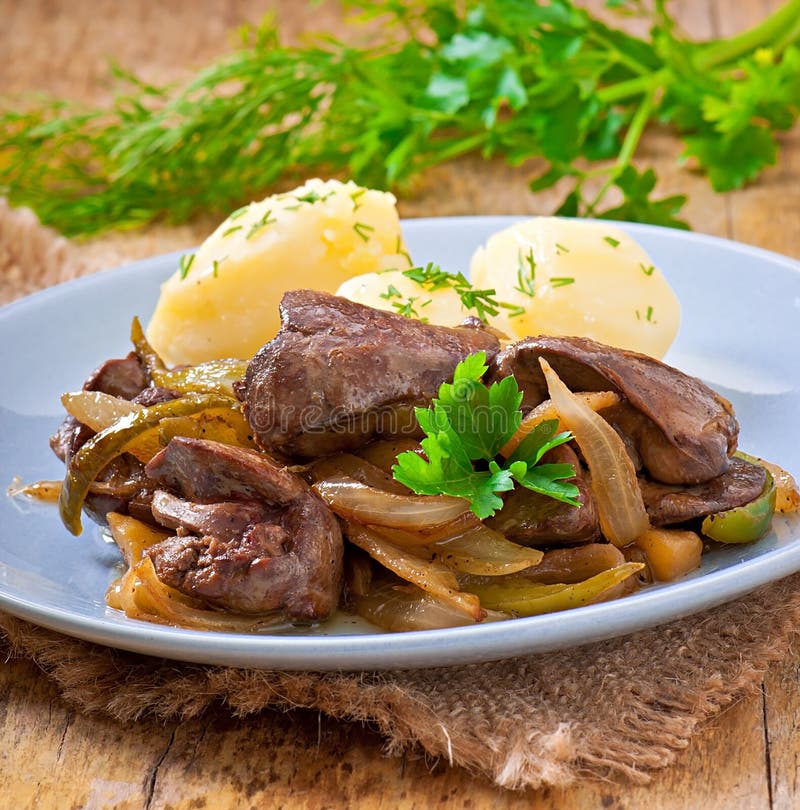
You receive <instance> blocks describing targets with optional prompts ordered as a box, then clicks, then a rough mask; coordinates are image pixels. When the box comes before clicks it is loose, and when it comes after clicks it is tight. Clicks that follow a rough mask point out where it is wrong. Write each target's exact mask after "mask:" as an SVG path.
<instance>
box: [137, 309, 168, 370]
mask: <svg viewBox="0 0 800 810" xmlns="http://www.w3.org/2000/svg"><path fill="white" fill-rule="evenodd" d="M131 343H133V348H134V349H135V350H136V355H137V357H138V358H139V361H140V362H141V364H142V365H143V366H144V369H145V371H146V372H147V373H148V374H149V375H150V379H151V380H152V381H153V382H154V383H155V384H156V385H161V383H160V382H158V376H159V374H163V373H166V371H167V367H166V366H165V365H164V361H163V360H162V359H161V358H160V357H159V356H158V354H156V350H155V349H154V348H153V347H152V346H151V345H150V343H149V341H148V340H147V338H146V337H145V336H144V329H142V323H141V321H140V320H139V319H138V318H137V317H136V316H134V318H133V320H132V321H131Z"/></svg>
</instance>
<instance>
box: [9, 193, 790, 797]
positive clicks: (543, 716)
mask: <svg viewBox="0 0 800 810" xmlns="http://www.w3.org/2000/svg"><path fill="white" fill-rule="evenodd" d="M203 227H204V226H203V225H198V226H196V231H197V232H195V231H193V230H192V229H191V228H188V229H184V230H183V231H174V230H173V231H170V232H169V233H166V232H165V233H160V232H159V231H158V230H155V231H150V232H148V233H147V234H145V235H144V236H142V237H139V238H138V240H137V241H136V242H135V243H133V242H132V243H130V244H129V245H128V248H129V249H128V250H126V244H127V243H126V241H125V239H123V240H122V241H120V240H119V239H115V240H110V241H109V240H104V241H103V242H101V243H98V244H99V247H98V244H95V245H89V246H77V245H74V244H72V243H68V242H66V241H64V240H63V239H61V238H59V237H57V236H56V235H55V234H53V233H52V232H50V231H47V230H45V229H43V228H41V227H40V226H39V225H38V223H37V221H36V219H35V217H33V215H32V214H30V212H25V211H11V210H9V209H8V207H7V206H5V205H2V204H0V280H1V281H2V286H1V287H0V299H2V301H4V302H5V301H9V300H11V299H12V298H15V297H17V296H19V295H20V294H23V293H25V292H29V291H31V290H32V289H33V288H37V287H44V286H46V285H48V284H51V283H55V282H58V281H61V280H64V279H67V278H72V277H74V276H78V275H81V274H83V273H86V272H90V271H92V270H94V269H97V267H98V266H100V265H101V264H103V263H104V262H106V261H108V260H109V259H110V258H116V259H119V258H121V257H122V256H124V255H130V254H131V253H141V252H144V251H147V250H151V249H152V248H154V247H160V248H162V249H166V247H174V246H176V245H179V244H183V243H190V242H191V241H196V240H197V239H199V237H200V232H201V231H202V228H203ZM134 245H135V248H136V250H132V249H130V248H131V247H132V246H134ZM152 252H155V251H152ZM42 440H43V441H44V440H45V438H44V437H43V439H42ZM620 608H621V609H624V608H623V607H622V604H620ZM798 620H800V575H795V576H793V577H790V578H788V579H785V580H782V581H781V582H777V583H774V584H772V585H770V586H767V587H763V588H761V589H760V590H758V591H755V592H754V593H752V594H751V595H750V596H748V597H747V598H745V599H741V600H739V601H737V602H734V603H732V604H729V605H726V606H724V607H720V608H718V609H716V610H712V611H708V612H706V613H702V614H699V615H696V616H693V617H690V618H686V619H682V620H681V621H677V622H674V623H672V624H668V625H665V626H663V627H660V628H657V629H654V630H650V631H647V632H642V633H637V634H635V635H630V636H627V637H625V638H620V639H616V640H613V641H607V642H603V643H598V644H592V645H588V646H584V647H580V648H576V649H571V650H566V651H562V652H555V653H548V654H544V655H535V656H529V657H523V658H515V659H512V660H506V661H501V662H498V663H490V664H482V665H470V666H460V667H448V668H441V669H433V670H424V671H408V672H390V673H357V674H347V673H344V674H320V673H311V672H309V673H281V672H264V671H255V670H243V669H234V668H226V667H211V666H198V665H190V664H179V663H176V662H173V661H165V660H160V659H155V658H148V657H145V656H140V655H133V654H129V653H124V652H120V651H117V650H113V649H109V648H106V647H101V646H98V645H95V644H90V643H86V642H82V641H78V640H75V639H71V638H67V637H65V636H61V635H59V634H57V633H54V632H50V631H47V630H44V629H41V628H37V627H35V626H33V625H31V624H28V623H27V622H24V621H21V620H19V619H16V618H14V617H11V616H8V615H3V614H0V629H1V630H2V632H3V633H4V634H5V642H6V644H7V646H8V654H9V656H11V655H16V656H27V657H29V658H31V659H32V660H33V661H35V662H36V664H37V665H38V666H39V667H40V668H41V669H42V670H43V671H44V672H45V673H47V675H48V676H49V677H50V678H52V679H53V680H54V681H55V682H56V684H57V685H58V687H59V689H60V690H61V692H62V694H63V695H64V697H65V698H66V699H67V700H69V701H71V702H72V703H74V704H75V705H76V706H78V707H79V708H81V709H83V710H85V711H98V712H106V713H108V714H110V715H112V716H114V717H116V718H119V719H120V720H131V719H135V718H139V717H142V716H145V715H148V714H152V715H156V716H159V717H162V718H182V719H185V718H189V717H193V716H196V715H198V714H199V713H201V712H203V711H206V710H207V709H209V708H210V707H211V706H212V705H220V704H222V705H223V706H224V707H227V709H228V710H229V711H230V712H232V713H233V714H235V715H237V716H244V715H249V714H253V713H255V712H258V711H260V710H263V709H264V708H267V707H273V708H279V709H288V708H291V707H313V708H316V709H318V710H320V711H323V712H326V713H328V714H329V715H331V716H332V717H336V718H340V719H342V720H346V721H367V722H370V723H371V724H374V726H376V727H377V728H378V729H379V730H380V732H381V733H382V734H383V735H384V736H385V739H386V741H387V749H388V750H389V751H391V752H398V751H400V750H402V749H404V748H405V747H407V746H418V747H420V748H421V749H423V750H424V751H425V752H427V753H429V754H431V755H433V756H441V757H444V758H445V759H447V760H448V761H450V762H451V763H453V764H457V765H461V766H464V767H467V768H470V769H472V770H474V771H476V772H480V773H483V774H485V775H486V776H487V777H489V778H490V779H492V780H494V781H495V782H496V783H497V784H498V785H501V786H504V787H509V788H521V787H526V786H542V785H550V786H559V787H560V786H565V785H568V784H571V783H574V782H576V781H578V780H581V779H592V778H610V779H626V778H627V779H631V780H634V781H637V782H644V781H647V779H648V774H649V773H650V772H651V771H653V770H654V769H657V768H662V767H664V766H666V765H668V764H669V763H670V762H671V761H672V760H673V759H674V757H675V754H676V752H677V751H678V750H680V749H682V748H685V747H686V746H687V745H688V744H689V739H690V737H691V736H692V734H693V733H694V732H695V731H696V730H697V729H698V727H699V726H700V724H701V723H703V721H704V720H706V719H708V718H709V717H712V716H713V715H715V714H717V713H719V712H720V711H721V710H723V709H724V708H725V707H726V706H729V705H730V704H731V703H732V702H733V701H736V700H737V699H739V698H741V697H742V696H743V695H745V694H746V693H748V692H749V691H752V690H755V689H758V687H759V685H760V682H761V679H762V677H763V675H764V673H765V671H766V669H767V667H768V666H769V664H770V663H772V662H774V661H777V660H779V659H781V658H782V657H783V656H784V655H785V654H786V652H787V649H788V646H789V644H790V643H791V641H792V638H793V636H794V630H795V627H796V626H797V625H798Z"/></svg>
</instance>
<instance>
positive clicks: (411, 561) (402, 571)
mask: <svg viewBox="0 0 800 810" xmlns="http://www.w3.org/2000/svg"><path fill="white" fill-rule="evenodd" d="M345 535H346V536H347V539H348V540H349V541H350V542H351V543H352V544H353V545H355V546H358V547H359V548H360V549H363V550H364V551H366V552H367V554H369V555H370V557H372V558H373V559H374V560H377V561H378V562H379V563H380V564H381V565H383V566H384V567H385V568H388V569H389V570H390V571H393V572H394V573H395V574H397V576H399V577H400V578H401V579H404V580H406V581H407V582H411V583H412V584H414V585H416V586H417V587H419V588H422V590H423V591H427V592H428V593H430V594H433V596H436V597H438V598H439V599H441V600H442V601H443V602H445V603H446V604H448V605H450V606H451V607H452V608H454V609H456V610H460V611H461V612H462V613H466V614H467V616H469V617H470V618H472V619H473V620H475V621H480V620H481V619H482V618H483V611H482V610H481V603H480V599H479V598H478V597H477V596H474V595H473V594H469V593H464V592H462V591H460V590H459V588H458V582H457V581H456V578H455V575H454V574H453V572H452V571H450V569H449V568H445V566H443V565H442V564H441V563H437V562H429V561H428V560H423V559H421V558H420V557H417V556H416V555H414V554H411V553H409V552H407V551H405V550H403V549H401V548H398V547H397V546H395V545H392V544H391V543H390V542H389V541H388V540H385V539H384V538H383V537H381V536H380V535H379V534H378V533H377V532H374V531H372V530H371V529H368V528H367V527H366V526H362V525H360V524H358V523H347V524H346V526H345Z"/></svg>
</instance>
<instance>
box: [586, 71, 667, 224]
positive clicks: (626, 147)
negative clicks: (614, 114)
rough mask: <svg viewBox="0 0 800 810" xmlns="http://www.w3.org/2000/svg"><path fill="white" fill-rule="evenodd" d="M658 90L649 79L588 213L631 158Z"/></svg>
mask: <svg viewBox="0 0 800 810" xmlns="http://www.w3.org/2000/svg"><path fill="white" fill-rule="evenodd" d="M658 90H659V86H658V85H657V84H655V83H653V82H652V79H651V85H650V89H649V90H648V91H647V95H646V96H645V97H644V98H643V99H642V101H641V103H640V104H639V107H638V108H637V110H636V112H635V113H634V115H633V118H632V119H631V123H630V126H629V127H628V131H627V132H626V133H625V140H623V142H622V146H621V147H620V150H619V156H618V157H617V161H616V163H615V164H614V166H613V167H612V169H611V171H610V173H609V176H608V178H607V179H606V181H605V183H603V185H602V186H601V187H600V191H598V192H597V194H596V195H595V197H594V199H593V200H592V201H591V203H589V206H588V208H587V213H588V214H592V213H594V210H595V208H596V206H597V205H598V204H599V203H600V202H601V201H602V199H603V198H604V197H605V195H606V192H607V191H608V190H609V188H611V186H612V185H613V184H614V181H615V180H616V179H617V177H619V175H620V174H621V173H622V172H623V171H624V169H625V167H626V166H628V164H630V162H631V160H632V159H633V155H634V153H635V152H636V147H637V146H638V145H639V141H640V140H641V137H642V133H643V132H644V128H645V126H647V122H648V121H649V120H650V114H651V113H652V112H653V105H654V103H655V97H656V93H657V92H658Z"/></svg>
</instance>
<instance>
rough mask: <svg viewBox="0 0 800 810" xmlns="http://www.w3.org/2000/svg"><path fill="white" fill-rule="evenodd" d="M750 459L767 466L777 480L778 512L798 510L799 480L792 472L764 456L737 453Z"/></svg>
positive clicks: (799, 500)
mask: <svg viewBox="0 0 800 810" xmlns="http://www.w3.org/2000/svg"><path fill="white" fill-rule="evenodd" d="M737 455H740V456H742V457H743V458H745V459H747V460H748V461H753V462H754V463H755V464H760V465H761V466H762V467H765V468H766V470H767V472H769V474H770V475H771V476H772V480H773V481H774V482H775V490H776V494H775V511H776V512H796V511H797V510H798V509H800V490H798V488H797V482H796V481H795V480H794V477H793V476H792V474H791V473H789V472H787V471H786V470H784V469H783V467H779V466H778V465H777V464H773V463H772V462H771V461H764V459H763V458H752V457H748V456H747V455H745V454H744V453H737Z"/></svg>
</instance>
